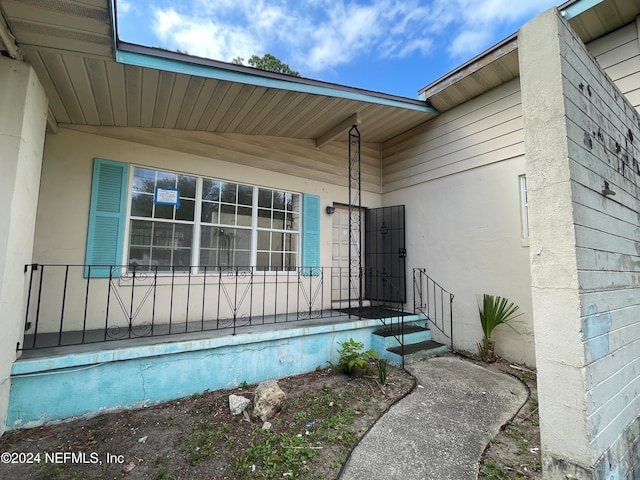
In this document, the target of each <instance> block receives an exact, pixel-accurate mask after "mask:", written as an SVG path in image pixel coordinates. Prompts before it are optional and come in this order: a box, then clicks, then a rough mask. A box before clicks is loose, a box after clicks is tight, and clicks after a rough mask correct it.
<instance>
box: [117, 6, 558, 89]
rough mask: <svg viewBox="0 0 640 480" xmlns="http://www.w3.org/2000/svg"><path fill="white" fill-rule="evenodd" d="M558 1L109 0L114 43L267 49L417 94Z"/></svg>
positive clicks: (342, 79)
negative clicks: (112, 1)
mask: <svg viewBox="0 0 640 480" xmlns="http://www.w3.org/2000/svg"><path fill="white" fill-rule="evenodd" d="M560 3H561V2H559V1H558V0H116V4H117V10H118V24H119V26H118V29H119V35H120V38H121V39H122V40H125V41H128V42H131V43H138V44H141V45H147V46H152V47H162V48H166V49H169V50H177V49H179V50H181V51H187V52H188V53H189V54H191V55H197V56H201V57H207V58H213V59H216V60H223V61H231V60H232V59H233V58H236V57H242V58H245V59H247V58H249V57H250V56H251V55H253V54H257V55H260V56H261V55H263V54H264V53H271V54H272V55H275V56H276V57H278V58H280V59H281V60H282V61H283V62H285V63H288V64H289V66H290V67H291V68H292V69H294V70H298V71H299V72H300V75H301V76H303V77H308V78H314V79H317V80H324V81H327V82H333V83H339V84H342V85H349V86H352V87H359V88H364V89H367V90H374V91H379V92H384V93H391V94H395V95H401V96H404V97H409V98H417V94H418V90H419V89H421V88H422V87H424V86H426V85H427V84H429V83H431V82H432V81H433V80H436V79H437V78H439V77H441V76H442V75H444V74H445V73H447V72H449V71H450V70H452V69H454V68H455V67H456V66H458V65H460V64H462V63H464V62H466V61H467V60H469V59H471V58H473V57H474V56H475V55H477V54H478V53H480V52H482V51H484V50H486V49H487V48H489V47H491V46H492V45H494V44H495V43H497V42H498V41H500V40H502V39H503V38H505V37H507V36H508V35H510V34H512V33H514V32H515V31H517V30H518V28H519V27H520V26H521V25H523V24H524V23H526V22H527V21H528V20H529V19H531V18H533V17H534V16H535V15H537V14H538V13H540V12H542V11H544V10H546V9H548V8H550V7H552V6H557V5H559V4H560Z"/></svg>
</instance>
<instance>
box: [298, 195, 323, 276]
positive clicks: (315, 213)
mask: <svg viewBox="0 0 640 480" xmlns="http://www.w3.org/2000/svg"><path fill="white" fill-rule="evenodd" d="M302 215H303V216H302V266H303V267H319V266H320V197H319V196H318V195H308V194H305V195H304V198H303V210H302Z"/></svg>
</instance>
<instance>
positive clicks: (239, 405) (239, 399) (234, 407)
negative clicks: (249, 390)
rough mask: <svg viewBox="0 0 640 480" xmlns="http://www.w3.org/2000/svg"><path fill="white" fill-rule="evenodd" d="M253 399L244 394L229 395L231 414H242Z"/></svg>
mask: <svg viewBox="0 0 640 480" xmlns="http://www.w3.org/2000/svg"><path fill="white" fill-rule="evenodd" d="M250 403H251V400H249V399H248V398H245V397H243V396H242V395H229V410H230V411H231V415H240V414H241V413H242V412H244V409H245V408H247V407H248V406H249V404H250Z"/></svg>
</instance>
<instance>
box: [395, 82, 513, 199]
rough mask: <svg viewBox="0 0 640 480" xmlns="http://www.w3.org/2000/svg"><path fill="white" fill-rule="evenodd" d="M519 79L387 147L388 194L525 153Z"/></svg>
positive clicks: (412, 131)
mask: <svg viewBox="0 0 640 480" xmlns="http://www.w3.org/2000/svg"><path fill="white" fill-rule="evenodd" d="M523 141H524V139H523V132H522V107H521V101H520V85H519V82H518V80H514V81H512V82H509V83H507V84H505V85H503V86H501V87H499V88H496V89H494V90H491V91H490V92H488V93H486V94H485V95H482V96H481V97H478V98H476V99H474V100H472V101H470V102H467V103H465V104H463V105H460V106H459V107H457V108H455V109H453V110H451V111H449V112H446V113H444V114H442V115H440V116H439V117H437V118H436V119H434V120H432V121H430V122H428V123H425V124H423V125H421V126H419V127H417V128H415V129H413V130H411V131H409V132H407V133H405V134H403V135H401V136H399V137H397V138H395V139H393V140H390V141H388V142H385V143H384V144H383V145H382V179H383V192H391V191H394V190H398V189H401V188H406V187H409V186H411V185H416V184H418V183H422V182H425V181H429V180H433V179H435V178H440V177H443V176H446V175H451V174H454V173H459V172H463V171H465V170H469V169H471V168H477V167H480V166H482V165H487V164H490V163H494V162H499V161H502V160H506V159H509V158H514V157H517V156H520V155H523V154H524V143H523Z"/></svg>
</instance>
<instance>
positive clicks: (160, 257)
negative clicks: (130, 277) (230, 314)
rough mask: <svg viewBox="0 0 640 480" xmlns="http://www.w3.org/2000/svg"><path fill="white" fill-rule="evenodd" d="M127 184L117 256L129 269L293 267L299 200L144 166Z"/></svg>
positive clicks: (289, 194) (283, 193)
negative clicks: (163, 197) (166, 198)
mask: <svg viewBox="0 0 640 480" xmlns="http://www.w3.org/2000/svg"><path fill="white" fill-rule="evenodd" d="M130 178H131V181H130V184H129V189H128V199H129V207H128V214H127V227H128V235H127V239H126V242H125V248H124V257H125V263H126V264H127V265H129V266H135V268H136V270H138V271H139V270H147V269H148V270H155V269H157V270H158V271H168V270H171V269H173V270H174V271H176V272H179V271H183V272H187V271H189V268H190V267H191V268H192V273H198V272H203V271H204V270H205V268H204V267H206V271H217V270H219V269H224V268H228V267H239V268H243V267H256V269H257V270H261V271H284V270H294V269H295V268H296V267H297V266H299V261H300V260H299V259H300V244H301V241H300V238H301V232H300V224H301V222H300V213H301V212H300V210H301V204H302V201H301V199H302V195H301V194H300V193H295V192H288V191H282V190H275V189H269V188H265V187H259V186H255V185H246V184H240V183H234V182H228V181H225V180H221V179H215V178H209V177H203V176H196V175H189V174H184V173H178V172H170V171H165V170H158V169H153V168H149V167H143V166H131V172H130ZM158 192H168V193H169V194H172V193H173V198H172V200H171V202H173V203H170V202H162V201H159V197H160V195H158Z"/></svg>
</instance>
